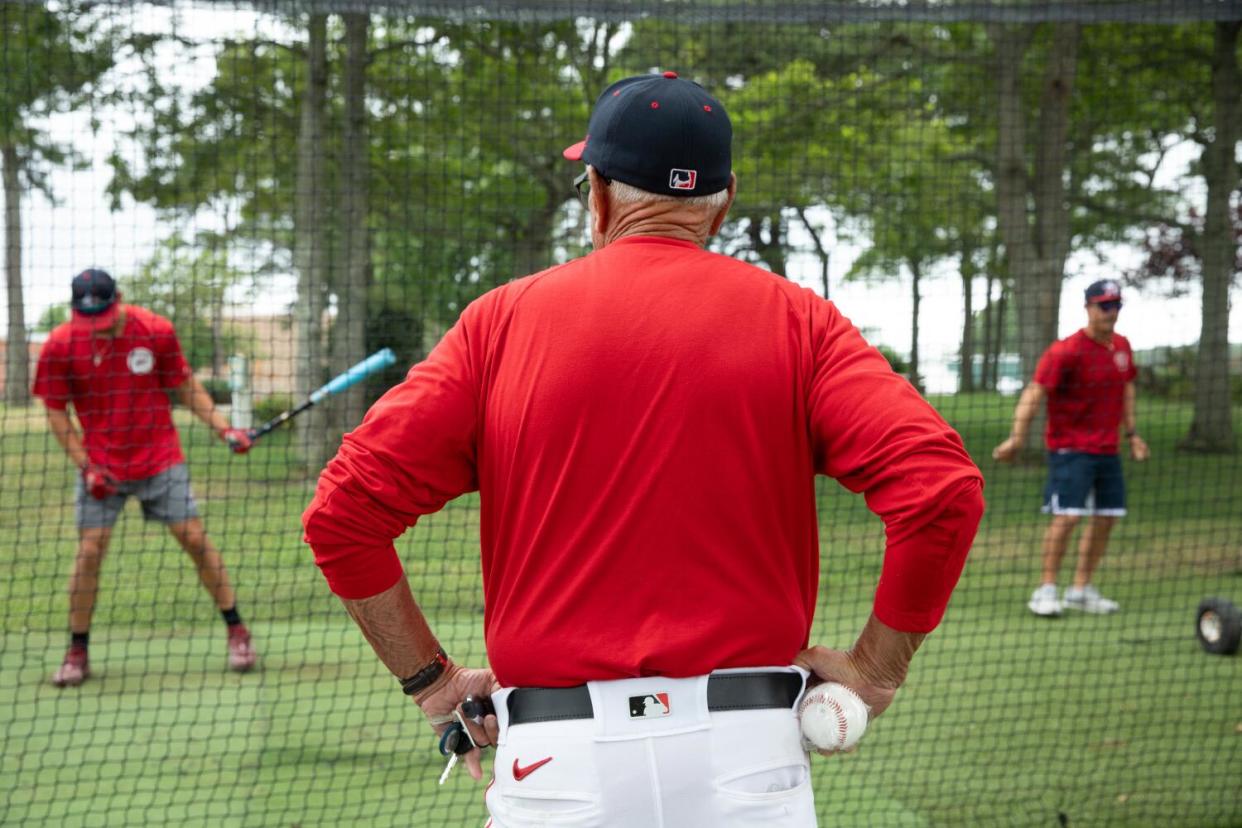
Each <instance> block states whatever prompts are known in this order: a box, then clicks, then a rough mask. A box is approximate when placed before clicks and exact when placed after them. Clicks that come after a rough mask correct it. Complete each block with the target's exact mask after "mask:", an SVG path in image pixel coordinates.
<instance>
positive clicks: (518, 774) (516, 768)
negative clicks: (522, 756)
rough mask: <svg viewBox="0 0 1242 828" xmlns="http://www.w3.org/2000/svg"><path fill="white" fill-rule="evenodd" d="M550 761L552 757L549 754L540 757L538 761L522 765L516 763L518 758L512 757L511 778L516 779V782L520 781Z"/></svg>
mask: <svg viewBox="0 0 1242 828" xmlns="http://www.w3.org/2000/svg"><path fill="white" fill-rule="evenodd" d="M551 761H552V757H551V756H549V757H548V758H547V759H540V760H539V761H538V762H535V763H534V764H531V765H527V766H526V767H522V766H521V765H519V764H518V760H516V759H514V760H513V778H514V779H515V780H517V781H518V782H521V781H522V780H523V779H525V778H526V777H528V776H530V775H531V774H532V773H534V772H535V771H537V770H539V769H540V768H542V767H543V766H544V765H546V764H548V763H549V762H551Z"/></svg>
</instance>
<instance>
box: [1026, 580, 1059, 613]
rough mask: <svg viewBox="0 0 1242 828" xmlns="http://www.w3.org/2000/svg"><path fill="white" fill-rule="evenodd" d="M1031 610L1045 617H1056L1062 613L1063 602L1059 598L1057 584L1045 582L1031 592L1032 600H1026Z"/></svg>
mask: <svg viewBox="0 0 1242 828" xmlns="http://www.w3.org/2000/svg"><path fill="white" fill-rule="evenodd" d="M1026 606H1027V608H1028V609H1030V611H1031V612H1033V613H1035V614H1036V615H1040V616H1043V617H1044V618H1056V617H1057V616H1058V615H1060V614H1061V602H1060V601H1058V600H1057V585H1056V584H1044V585H1043V586H1041V587H1040V588H1039V589H1037V590H1035V591H1034V592H1032V593H1031V600H1029V601H1027V602H1026Z"/></svg>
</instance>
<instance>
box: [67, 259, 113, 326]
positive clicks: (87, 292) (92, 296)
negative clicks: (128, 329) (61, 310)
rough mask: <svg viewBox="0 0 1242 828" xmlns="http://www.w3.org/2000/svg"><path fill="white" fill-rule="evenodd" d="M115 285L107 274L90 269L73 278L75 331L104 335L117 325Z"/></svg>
mask: <svg viewBox="0 0 1242 828" xmlns="http://www.w3.org/2000/svg"><path fill="white" fill-rule="evenodd" d="M116 300H117V293H116V282H114V281H113V280H112V277H111V276H110V275H109V274H108V272H107V271H106V270H100V269H99V268H89V269H87V270H83V271H82V272H81V273H79V274H78V275H77V276H74V277H73V298H72V299H71V300H70V302H69V305H70V307H72V308H73V318H72V323H73V327H75V328H81V329H85V330H92V331H102V330H104V329H106V328H109V327H111V326H112V323H113V322H115V321H116V315H117V312H118V311H119V310H120V306H119V305H118V304H117V301H116Z"/></svg>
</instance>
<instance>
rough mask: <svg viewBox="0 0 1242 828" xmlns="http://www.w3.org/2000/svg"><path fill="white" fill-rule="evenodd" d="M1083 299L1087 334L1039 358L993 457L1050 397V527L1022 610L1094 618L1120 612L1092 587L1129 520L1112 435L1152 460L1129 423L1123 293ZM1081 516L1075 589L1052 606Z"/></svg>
mask: <svg viewBox="0 0 1242 828" xmlns="http://www.w3.org/2000/svg"><path fill="white" fill-rule="evenodd" d="M1086 300H1087V327H1085V328H1083V329H1081V330H1079V331H1078V332H1076V333H1074V334H1073V335H1072V336H1068V337H1066V338H1065V339H1062V340H1060V341H1058V342H1054V343H1053V344H1052V345H1051V346H1050V347H1049V348H1048V350H1047V351H1045V352H1044V355H1043V356H1042V357H1040V360H1039V365H1038V366H1037V367H1036V368H1035V377H1034V379H1033V380H1032V381H1031V383H1030V385H1028V386H1027V387H1026V389H1025V390H1024V391H1023V392H1022V397H1021V398H1020V399H1019V400H1018V406H1017V409H1016V411H1015V412H1014V423H1013V432H1012V434H1011V435H1010V437H1009V438H1008V439H1007V440H1005V441H1004V442H1003V443H1001V444H1000V445H999V446H997V447H996V449H995V450H994V451H993V452H992V456H993V457H994V458H996V459H997V460H1000V461H1002V462H1010V461H1012V460H1013V459H1014V458H1015V457H1016V456H1017V454H1018V452H1019V450H1021V448H1022V446H1023V444H1024V443H1025V442H1026V436H1027V432H1028V431H1029V430H1030V426H1031V420H1032V419H1033V418H1034V416H1035V412H1036V411H1037V410H1038V409H1039V406H1040V404H1041V403H1042V402H1043V401H1044V399H1045V398H1046V399H1047V400H1048V428H1047V433H1046V434H1045V443H1046V444H1047V447H1048V483H1047V486H1046V487H1045V491H1044V511H1045V512H1051V513H1052V523H1050V524H1049V525H1048V529H1047V531H1046V532H1045V534H1044V544H1043V580H1042V582H1041V583H1040V586H1039V588H1037V589H1036V590H1035V592H1034V593H1033V594H1032V595H1031V600H1030V601H1029V602H1028V604H1027V606H1028V607H1029V608H1030V610H1031V612H1033V613H1035V614H1036V615H1041V616H1045V617H1051V616H1057V615H1060V614H1061V610H1062V609H1063V608H1065V607H1069V608H1071V609H1079V610H1083V611H1085V612H1090V613H1097V614H1104V613H1110V612H1116V611H1117V609H1118V608H1119V607H1118V604H1117V602H1116V601H1113V600H1111V599H1108V598H1105V597H1103V596H1102V595H1100V593H1099V590H1097V589H1096V588H1095V586H1094V585H1093V584H1092V583H1091V579H1092V576H1093V575H1094V573H1095V570H1096V567H1098V566H1099V564H1100V560H1101V559H1102V558H1103V557H1104V550H1105V548H1106V547H1107V546H1108V536H1109V533H1111V532H1112V529H1113V525H1114V524H1115V523H1116V522H1117V518H1119V517H1121V516H1122V515H1124V514H1125V513H1126V492H1125V482H1124V481H1123V479H1122V476H1121V460H1120V459H1119V458H1118V446H1119V442H1120V440H1119V435H1118V428H1119V427H1121V426H1123V425H1124V428H1125V439H1126V442H1127V443H1128V444H1129V447H1130V455H1131V456H1132V457H1133V458H1134V459H1135V460H1137V461H1140V462H1141V461H1143V460H1146V459H1147V457H1148V453H1149V452H1148V449H1147V444H1146V443H1144V442H1143V438H1142V437H1139V435H1138V432H1137V431H1136V425H1135V422H1136V421H1135V411H1134V398H1135V392H1134V377H1135V376H1136V374H1137V373H1138V372H1137V371H1136V369H1135V367H1134V355H1133V353H1132V352H1131V350H1130V343H1129V341H1127V340H1126V338H1125V337H1124V336H1122V335H1121V334H1118V333H1115V332H1114V331H1113V328H1114V327H1115V326H1116V324H1117V314H1118V313H1119V312H1120V311H1121V287H1120V286H1119V285H1118V284H1117V283H1116V282H1114V281H1111V280H1103V281H1099V282H1095V283H1093V284H1092V285H1091V286H1090V287H1088V288H1087V291H1086ZM1084 515H1087V516H1089V517H1090V518H1091V520H1090V521H1089V522H1088V524H1087V527H1086V529H1085V530H1084V531H1083V533H1082V537H1081V539H1080V540H1079V545H1078V567H1077V569H1076V570H1075V572H1074V581H1073V585H1072V586H1071V587H1069V588H1068V589H1066V590H1065V595H1064V599H1063V600H1062V599H1058V597H1057V585H1056V582H1057V573H1058V571H1059V570H1060V568H1061V559H1062V558H1064V557H1065V550H1066V548H1067V547H1068V546H1069V539H1070V535H1071V534H1072V533H1073V531H1074V528H1075V527H1076V526H1077V525H1078V522H1079V519H1080V518H1081V517H1083V516H1084Z"/></svg>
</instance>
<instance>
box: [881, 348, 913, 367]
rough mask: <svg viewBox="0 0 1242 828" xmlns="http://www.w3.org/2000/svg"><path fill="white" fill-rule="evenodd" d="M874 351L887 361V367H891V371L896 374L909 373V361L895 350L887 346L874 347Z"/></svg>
mask: <svg viewBox="0 0 1242 828" xmlns="http://www.w3.org/2000/svg"><path fill="white" fill-rule="evenodd" d="M875 349H876V350H877V351H879V352H880V354H881V355H883V357H884V358H885V359H887V360H888V364H889V366H890V367H892V369H893V370H894V371H896V372H897V373H898V374H906V373H909V371H910V361H909V360H908V359H906V358H905V357H903V356H902V355H901V354H899V353H897V350H896V349H895V348H892V347H890V346H888V345H876V346H875Z"/></svg>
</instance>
